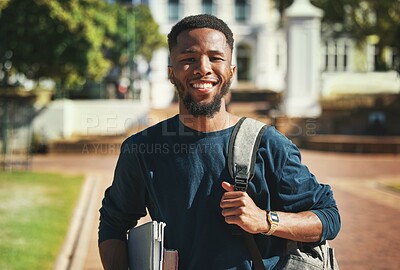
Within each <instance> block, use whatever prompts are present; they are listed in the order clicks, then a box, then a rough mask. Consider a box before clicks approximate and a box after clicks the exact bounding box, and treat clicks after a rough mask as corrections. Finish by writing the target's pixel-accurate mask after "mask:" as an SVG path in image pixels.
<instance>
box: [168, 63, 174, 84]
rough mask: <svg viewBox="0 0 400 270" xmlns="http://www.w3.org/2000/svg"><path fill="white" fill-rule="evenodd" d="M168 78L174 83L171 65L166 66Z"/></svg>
mask: <svg viewBox="0 0 400 270" xmlns="http://www.w3.org/2000/svg"><path fill="white" fill-rule="evenodd" d="M168 80H169V81H170V82H171V83H172V84H175V83H174V72H173V70H172V66H168Z"/></svg>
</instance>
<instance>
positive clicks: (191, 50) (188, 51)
mask: <svg viewBox="0 0 400 270" xmlns="http://www.w3.org/2000/svg"><path fill="white" fill-rule="evenodd" d="M197 52H198V51H197V50H193V49H184V50H182V51H181V52H180V53H197ZM208 52H211V53H219V54H225V53H224V52H223V51H220V50H209V51H208Z"/></svg>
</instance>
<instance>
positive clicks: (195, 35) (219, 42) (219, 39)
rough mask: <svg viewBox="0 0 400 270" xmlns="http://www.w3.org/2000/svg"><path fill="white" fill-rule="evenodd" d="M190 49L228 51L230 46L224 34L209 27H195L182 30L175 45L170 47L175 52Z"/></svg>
mask: <svg viewBox="0 0 400 270" xmlns="http://www.w3.org/2000/svg"><path fill="white" fill-rule="evenodd" d="M190 50H195V51H197V50H211V51H221V52H225V53H228V52H230V47H229V45H228V43H227V41H226V37H225V35H224V34H223V33H222V32H220V31H218V30H215V29H211V28H196V29H191V30H185V31H182V32H181V33H180V34H179V35H178V37H177V45H176V46H175V47H174V48H173V49H172V51H173V52H175V53H181V52H185V51H190Z"/></svg>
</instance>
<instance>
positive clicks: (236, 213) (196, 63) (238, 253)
mask: <svg viewBox="0 0 400 270" xmlns="http://www.w3.org/2000/svg"><path fill="white" fill-rule="evenodd" d="M168 44H169V50H170V57H171V66H169V67H168V73H169V79H170V81H171V83H172V84H174V85H175V87H176V89H177V92H178V94H179V114H178V115H177V116H175V117H172V118H170V119H168V120H166V121H163V122H161V123H158V124H156V125H155V126H152V127H150V128H148V129H146V130H145V131H143V132H139V133H138V134H135V135H133V136H131V137H130V138H128V139H127V140H126V141H125V142H124V143H123V145H122V147H121V154H120V157H119V160H118V163H117V166H116V169H115V176H114V181H113V183H112V185H111V187H109V188H108V189H107V191H106V193H105V197H104V200H103V206H102V208H101V209H100V213H101V217H100V226H99V248H100V255H101V258H102V262H103V265H104V267H105V269H127V255H126V254H127V251H126V250H127V248H126V232H127V230H128V229H130V228H131V227H133V226H135V225H136V224H137V220H138V219H139V218H141V217H143V216H145V215H146V207H147V208H148V209H149V212H150V215H151V216H152V218H153V219H157V220H161V219H162V221H164V222H166V224H167V227H166V242H167V247H168V248H171V249H176V250H178V252H179V268H180V269H184V270H191V269H252V262H251V255H250V254H249V251H248V250H247V247H246V245H245V244H244V242H243V239H242V238H241V237H240V236H236V235H235V234H234V233H233V232H234V227H236V228H237V226H239V227H240V228H241V229H243V230H244V231H247V232H249V233H251V234H254V237H255V239H256V242H257V245H258V248H259V249H260V251H261V254H262V258H263V263H264V265H265V267H266V269H272V268H273V267H274V266H275V265H276V264H277V263H278V261H279V260H280V256H282V254H283V253H284V250H285V246H286V243H287V241H288V239H289V240H295V241H300V242H315V243H318V242H322V241H324V240H326V239H333V238H334V237H335V236H336V235H337V233H338V231H339V229H340V217H339V213H338V210H337V207H336V203H335V200H334V199H333V195H332V191H331V189H330V187H329V186H326V185H322V184H319V183H318V182H317V181H316V179H315V177H314V176H313V175H312V174H311V173H310V172H309V170H308V169H307V167H306V166H304V165H302V164H301V161H300V153H299V150H298V149H297V148H296V146H295V145H293V144H292V143H291V142H290V141H289V140H288V139H286V138H285V137H284V136H283V135H281V134H280V133H279V132H277V131H276V129H274V128H273V127H268V128H267V129H266V131H265V133H264V134H263V137H262V140H261V144H260V148H259V150H258V153H257V160H256V170H255V177H254V178H253V180H252V181H251V182H250V184H249V187H248V190H247V192H248V193H246V192H240V191H234V188H233V179H231V177H230V176H229V172H228V169H227V166H228V165H227V148H228V141H229V136H230V134H231V132H232V130H233V127H234V126H235V124H236V123H237V122H238V121H239V119H240V117H238V116H235V115H232V114H230V113H229V112H227V111H226V109H225V99H224V96H225V95H226V93H227V92H228V91H229V87H230V84H231V82H232V80H233V76H234V73H235V66H234V65H232V50H233V34H232V32H231V30H230V29H229V27H228V26H227V25H226V24H225V23H224V22H223V21H221V20H220V19H217V18H216V17H213V16H210V15H196V16H190V17H186V18H184V19H183V20H181V21H180V22H178V23H177V24H176V25H175V26H174V27H173V28H172V30H171V32H170V33H169V35H168ZM143 175H148V176H149V177H143ZM144 181H147V183H148V184H149V185H151V187H152V189H153V190H154V193H155V197H156V198H157V201H158V202H157V203H158V205H159V207H160V212H157V211H156V209H155V207H154V202H152V201H151V199H150V198H149V195H148V194H149V193H148V191H147V189H146V186H145V182H144ZM271 214H274V216H275V217H279V223H273V224H272V223H271V222H269V221H268V218H267V216H268V215H269V216H271ZM234 225H236V226H234ZM271 225H273V226H271ZM265 234H268V235H265Z"/></svg>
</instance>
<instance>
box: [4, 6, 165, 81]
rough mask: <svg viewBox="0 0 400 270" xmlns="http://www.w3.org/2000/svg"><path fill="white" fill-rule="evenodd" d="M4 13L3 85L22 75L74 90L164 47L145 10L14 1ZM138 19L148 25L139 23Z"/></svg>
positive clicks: (145, 8) (125, 7) (141, 8)
mask: <svg viewBox="0 0 400 270" xmlns="http://www.w3.org/2000/svg"><path fill="white" fill-rule="evenodd" d="M4 3H6V2H4ZM0 12H1V13H0V65H1V68H2V71H3V77H4V78H3V80H2V81H3V83H6V82H7V77H8V75H10V74H16V73H18V74H24V75H25V76H26V77H27V78H30V79H34V80H40V79H42V78H51V79H54V80H55V81H57V82H58V83H59V85H60V86H61V87H63V88H72V87H76V86H77V85H81V84H83V83H84V82H85V81H86V80H94V81H99V80H101V79H102V78H104V76H105V75H106V74H107V73H108V72H109V70H110V68H111V67H112V66H115V65H117V66H123V65H126V64H127V59H128V57H133V56H134V55H136V54H142V55H143V56H144V57H145V58H146V59H150V58H151V55H152V52H153V50H154V49H156V48H158V47H160V46H163V45H164V44H165V41H164V39H165V38H163V37H162V36H161V35H160V34H159V32H158V26H157V24H156V23H155V22H154V20H153V19H152V17H151V15H150V12H149V11H148V8H147V7H143V6H135V7H133V8H132V7H127V6H121V5H117V4H109V3H107V2H106V1H104V0H31V1H26V0H13V1H9V2H7V3H6V4H4V5H1V6H0ZM137 17H140V19H142V20H144V21H143V22H141V23H140V24H138V23H135V22H137ZM133 37H137V38H135V39H133ZM124 59H125V60H124Z"/></svg>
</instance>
